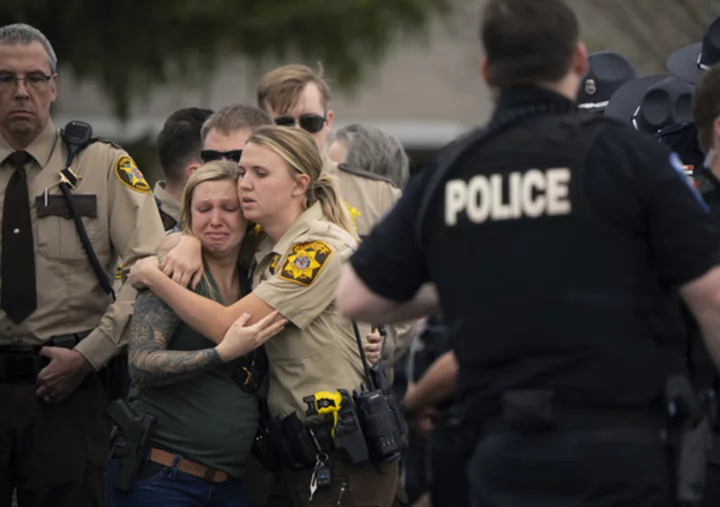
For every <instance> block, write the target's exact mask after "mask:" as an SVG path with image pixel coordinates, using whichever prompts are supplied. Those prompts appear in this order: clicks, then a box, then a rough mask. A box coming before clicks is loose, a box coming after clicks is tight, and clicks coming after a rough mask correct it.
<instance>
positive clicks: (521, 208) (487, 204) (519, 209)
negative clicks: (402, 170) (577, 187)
mask: <svg viewBox="0 0 720 507" xmlns="http://www.w3.org/2000/svg"><path fill="white" fill-rule="evenodd" d="M503 188H507V189H508V191H507V193H504V192H503ZM506 194H507V195H506ZM569 194H570V169H568V168H558V169H547V170H544V171H541V170H538V169H531V170H529V171H526V172H513V173H509V174H492V175H489V176H485V175H477V176H474V177H472V178H471V179H470V180H469V181H465V180H460V179H456V180H450V181H448V182H447V183H446V184H445V224H446V225H449V226H454V225H456V224H457V222H458V217H459V216H460V215H461V214H465V215H467V218H468V220H470V222H472V223H474V224H481V223H484V222H488V221H499V220H513V219H519V218H537V217H540V216H543V215H547V216H549V215H568V214H569V213H570V210H571V205H570V196H569Z"/></svg>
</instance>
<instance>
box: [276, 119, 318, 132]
mask: <svg viewBox="0 0 720 507" xmlns="http://www.w3.org/2000/svg"><path fill="white" fill-rule="evenodd" d="M326 121H327V118H326V117H325V116H320V115H318V114H303V115H300V116H299V117H298V118H297V119H296V118H293V117H292V116H278V117H277V118H275V125H278V126H280V127H294V126H295V125H296V124H299V125H300V128H301V129H303V130H305V131H307V132H310V133H311V134H316V133H318V132H320V131H321V130H322V129H323V127H324V126H325V122H326Z"/></svg>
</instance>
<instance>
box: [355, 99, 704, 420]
mask: <svg viewBox="0 0 720 507" xmlns="http://www.w3.org/2000/svg"><path fill="white" fill-rule="evenodd" d="M489 132H490V133H489V134H484V135H482V136H480V139H479V140H477V141H476V142H472V143H470V144H469V145H467V146H464V147H463V149H462V150H461V153H460V154H459V155H458V156H457V157H455V158H454V159H453V161H452V163H451V164H450V166H449V169H448V170H447V171H446V172H443V173H438V172H437V171H442V170H443V169H444V168H443V167H439V168H438V167H435V168H434V169H430V170H427V171H425V174H422V175H421V176H420V177H419V178H418V179H417V181H414V182H411V183H410V184H409V185H408V187H407V189H406V192H405V195H404V196H403V198H402V199H401V201H400V202H399V203H398V204H397V205H396V206H395V208H394V209H393V210H392V211H391V212H390V214H389V215H388V216H387V218H386V219H385V220H384V222H383V223H381V224H380V225H379V226H378V227H376V229H375V230H374V231H373V233H372V234H371V235H370V236H369V238H367V239H366V241H365V242H363V244H362V245H361V246H360V248H359V250H358V252H357V253H356V254H355V255H354V256H353V258H352V259H351V263H352V266H353V268H354V269H355V271H356V273H357V274H358V276H359V277H360V278H361V279H362V280H363V281H364V282H365V284H366V285H367V286H368V287H370V289H371V290H373V291H374V292H375V293H377V294H379V295H382V296H384V297H386V298H388V299H391V300H395V301H404V300H407V299H409V298H410V297H412V295H413V293H414V291H415V290H417V287H419V286H420V285H421V284H422V283H425V282H427V281H432V282H434V283H435V284H436V285H437V287H438V292H439V295H440V299H441V303H442V311H443V314H444V315H445V317H446V318H447V319H448V321H449V322H450V323H451V324H452V325H453V330H454V331H455V332H454V333H453V334H454V338H453V348H454V349H455V353H456V356H457V358H458V362H459V364H460V375H459V379H458V383H459V388H460V390H461V393H460V396H461V398H472V399H473V400H474V403H473V407H474V409H475V410H476V411H477V414H478V415H479V416H482V415H489V414H493V413H498V411H499V410H500V404H499V400H500V399H501V397H502V395H503V393H505V392H506V391H508V390H514V389H525V388H547V389H551V390H553V391H554V392H555V398H556V400H557V401H558V403H559V404H560V405H562V406H568V407H581V408H582V407H589V408H623V409H625V408H627V409H637V410H643V409H651V408H656V409H659V408H660V406H661V403H662V399H663V394H664V389H665V382H666V378H667V376H668V374H669V373H670V372H672V371H676V370H677V367H678V362H679V356H680V354H679V353H678V347H677V344H671V345H672V346H665V345H663V344H661V343H659V340H658V339H657V336H656V332H655V329H654V328H653V324H652V323H651V313H652V309H653V298H654V297H655V296H656V294H657V287H663V288H667V289H668V290H670V288H672V287H676V286H678V285H682V284H684V283H686V282H688V281H690V280H692V279H695V278H696V277H698V276H700V275H701V274H703V273H704V272H705V271H707V270H708V269H710V267H712V266H713V265H714V263H715V250H716V245H717V243H716V242H717V234H716V233H715V229H714V228H713V227H712V226H711V223H710V221H709V219H708V217H707V212H706V210H705V209H704V208H703V204H702V200H701V199H700V198H699V196H698V195H696V194H695V193H693V191H692V189H691V188H690V187H689V186H688V183H687V181H685V180H684V176H683V175H681V174H680V172H679V171H680V169H678V167H677V165H678V164H677V163H676V161H675V160H674V159H673V158H672V156H671V153H670V152H669V151H668V150H667V149H665V148H663V147H660V146H658V145H657V144H655V142H654V141H653V140H652V139H651V138H649V137H647V138H646V137H644V135H643V134H640V133H638V132H635V131H634V130H632V129H630V128H627V127H626V126H624V125H621V124H617V123H615V122H613V121H611V120H609V119H607V118H604V117H598V116H595V115H590V116H585V115H583V114H580V113H578V112H577V111H576V110H575V109H574V107H573V105H572V104H571V103H570V101H569V100H567V99H564V98H563V97H560V96H559V95H557V94H554V93H552V92H549V91H544V90H539V89H533V88H521V89H515V90H509V91H507V92H505V93H503V95H502V96H501V97H500V101H499V104H498V109H497V111H496V113H495V116H494V117H493V120H492V122H491V124H490V127H489ZM439 174H441V176H438V175H439ZM428 187H430V189H431V190H428ZM428 192H431V198H430V199H429V200H428V199H427V196H428V195H429V194H428ZM432 192H435V194H434V195H432ZM425 202H429V203H430V204H428V206H427V210H426V212H425V211H424V209H423V206H422V203H425ZM418 209H420V210H421V217H420V219H419V220H421V225H420V226H419V227H417V228H415V227H413V225H414V224H416V222H417V220H418V218H417V215H418ZM408 229H410V230H411V231H419V233H418V234H416V235H415V237H409V236H412V234H409V233H408V232H407V230H408Z"/></svg>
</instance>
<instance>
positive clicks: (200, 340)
mask: <svg viewBox="0 0 720 507" xmlns="http://www.w3.org/2000/svg"><path fill="white" fill-rule="evenodd" d="M208 276H209V273H208ZM240 276H241V282H244V280H242V277H243V276H245V273H244V272H242V270H241V273H240ZM209 278H210V277H209ZM210 282H211V284H212V285H213V286H215V282H214V280H212V278H210ZM241 287H243V288H246V287H247V285H246V283H241ZM195 292H197V293H198V294H200V295H202V296H205V297H207V298H209V299H213V300H214V301H218V299H219V296H216V297H212V296H211V291H209V290H208V287H207V285H206V284H205V283H200V284H199V286H198V288H197V290H196V291H195ZM218 302H220V301H218ZM214 345H215V344H214V343H213V342H211V341H210V340H209V339H207V338H206V337H204V336H202V335H201V334H200V333H198V332H197V331H195V330H194V329H192V328H191V327H190V326H188V325H186V324H185V323H181V324H180V327H178V329H177V331H176V332H175V334H174V335H173V337H172V339H171V340H170V343H169V344H168V349H169V350H199V349H206V348H209V347H213V346H214ZM239 367H240V366H239V364H238V361H233V362H230V363H226V364H223V365H221V366H219V367H216V368H213V369H211V370H206V371H203V372H200V373H198V374H196V375H193V376H192V377H189V378H187V379H185V380H182V381H180V382H177V383H175V384H171V385H167V386H162V387H142V388H137V387H136V388H133V389H132V390H131V392H130V400H131V403H132V404H133V405H134V406H135V408H136V409H137V410H139V411H141V412H144V413H147V414H151V415H153V416H155V419H156V424H155V429H154V430H153V433H152V436H151V442H152V445H153V447H159V448H161V449H165V450H167V451H170V452H174V453H176V454H180V455H181V456H182V457H184V458H186V459H189V460H191V461H194V462H197V463H201V464H203V465H205V466H209V467H212V468H215V469H217V470H222V471H224V472H227V473H228V474H229V475H230V476H231V477H233V478H236V479H239V478H242V476H243V474H244V470H245V463H246V460H247V457H248V455H249V454H250V449H251V447H252V444H253V440H254V438H255V433H256V431H257V421H258V398H257V396H256V395H255V394H250V393H245V392H243V391H242V390H241V389H240V384H239V383H242V380H241V379H242V378H243V377H242V375H238V368H239ZM236 375H237V376H236Z"/></svg>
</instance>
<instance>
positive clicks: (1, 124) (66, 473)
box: [0, 25, 163, 507]
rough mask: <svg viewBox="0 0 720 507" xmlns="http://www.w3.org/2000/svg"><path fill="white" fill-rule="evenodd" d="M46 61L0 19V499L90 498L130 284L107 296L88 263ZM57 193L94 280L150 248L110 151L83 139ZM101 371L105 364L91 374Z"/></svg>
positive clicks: (149, 203)
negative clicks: (107, 383)
mask: <svg viewBox="0 0 720 507" xmlns="http://www.w3.org/2000/svg"><path fill="white" fill-rule="evenodd" d="M56 72H57V58H56V56H55V52H54V51H53V49H52V46H51V45H50V43H49V42H48V40H47V39H46V38H45V36H44V35H43V34H42V33H40V32H39V31H38V30H36V29H34V28H32V27H30V26H27V25H8V26H5V27H1V28H0V199H1V200H2V202H1V203H0V205H2V234H1V238H0V239H1V242H2V250H1V256H0V263H1V265H2V267H1V269H2V275H1V278H0V291H1V293H0V505H2V506H6V505H9V503H10V498H11V496H12V493H13V490H14V489H16V490H17V499H18V505H19V507H33V506H38V507H39V506H47V505H52V506H54V507H65V506H68V507H70V506H72V507H83V506H99V505H102V503H103V489H104V481H105V466H106V462H107V459H108V452H109V449H108V443H109V442H108V440H109V432H108V426H107V423H106V419H105V412H106V410H107V394H106V392H105V389H104V387H103V385H102V384H101V383H100V380H99V379H100V374H99V372H100V370H102V369H103V367H104V366H105V365H106V364H107V363H108V361H110V359H111V358H113V357H114V356H116V355H117V354H118V353H119V352H120V350H121V347H122V345H123V344H122V343H121V336H122V333H123V330H124V329H125V327H126V325H127V323H128V320H129V317H130V315H131V313H132V303H133V300H134V296H135V293H134V291H133V290H132V288H131V287H130V286H127V287H123V288H122V289H121V290H120V292H119V293H118V294H117V301H115V302H113V300H112V296H111V295H108V294H106V293H105V292H104V290H103V289H102V287H101V284H100V282H99V280H98V278H97V276H96V274H95V272H94V271H93V269H92V268H91V265H90V263H89V261H88V257H87V256H86V253H85V251H84V250H83V247H82V244H81V242H80V240H79V238H78V232H77V231H76V228H75V225H74V222H73V221H72V220H71V219H70V214H69V213H68V206H67V204H66V201H65V199H64V196H63V195H62V194H61V191H60V189H59V186H58V184H59V182H60V180H59V174H58V171H60V170H62V169H63V168H65V164H66V159H67V156H68V149H67V147H66V145H65V143H64V142H63V140H62V139H61V137H60V135H59V132H58V130H57V128H56V127H55V126H54V125H53V123H52V121H51V120H50V105H51V103H52V102H53V101H54V100H55V98H56V96H57V74H56ZM72 169H73V171H74V172H75V173H76V174H77V175H78V177H79V181H78V182H77V185H76V187H75V188H74V189H71V193H72V195H73V197H74V200H75V202H76V205H77V208H78V211H79V215H80V216H81V217H82V222H83V224H84V226H85V229H86V231H87V235H88V238H89V240H90V242H91V244H92V247H93V248H94V250H95V253H96V254H97V257H98V259H99V262H100V264H101V265H102V268H103V269H104V270H105V271H106V273H107V275H108V277H110V276H111V275H112V271H113V269H114V266H115V263H116V261H117V259H118V256H119V255H121V256H122V257H123V258H124V259H125V260H126V261H127V265H128V266H132V264H133V263H134V262H135V261H136V260H137V259H138V258H141V257H144V256H147V255H151V254H154V253H155V249H156V247H157V245H158V244H159V242H160V240H161V239H162V237H163V228H162V223H161V221H160V216H159V214H158V211H157V207H156V204H155V202H154V200H153V197H152V195H151V193H150V187H149V186H148V184H147V182H146V181H145V179H144V178H143V175H142V173H141V172H140V171H139V170H138V168H137V167H136V166H135V162H134V161H133V160H132V158H130V157H129V156H128V154H127V153H125V152H124V151H123V150H122V149H119V148H117V147H114V146H112V145H111V144H108V143H106V142H103V141H96V142H93V143H92V144H90V145H89V146H87V148H85V149H84V150H83V151H81V152H80V153H79V154H78V155H77V156H76V157H75V159H74V160H73V162H72ZM103 371H105V370H103Z"/></svg>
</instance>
